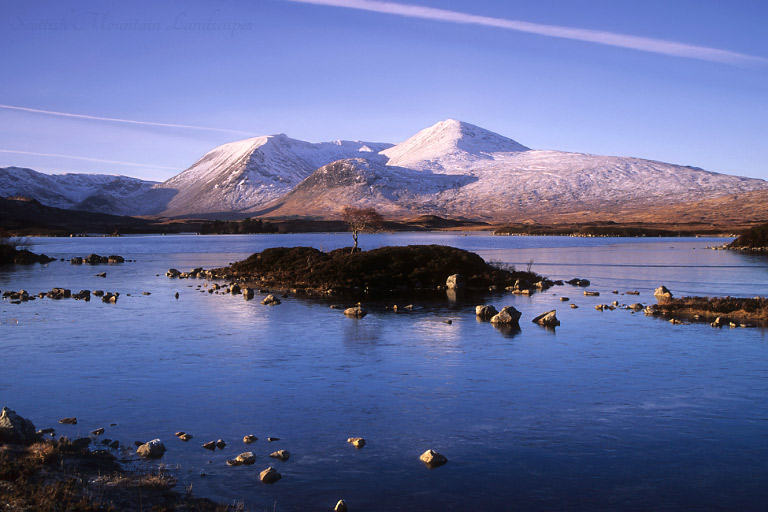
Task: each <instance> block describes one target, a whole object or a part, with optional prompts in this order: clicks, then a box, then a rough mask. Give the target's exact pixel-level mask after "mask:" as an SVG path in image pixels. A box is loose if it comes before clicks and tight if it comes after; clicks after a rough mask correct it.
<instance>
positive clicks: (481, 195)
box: [254, 150, 768, 220]
mask: <svg viewBox="0 0 768 512" xmlns="http://www.w3.org/2000/svg"><path fill="white" fill-rule="evenodd" d="M766 188H768V183H766V182H765V181H762V180H756V179H750V178H741V177H737V176H727V175H723V174H717V173H713V172H707V171H703V170H700V169H695V168H691V167H684V166H678V165H672V164H665V163H662V162H655V161H651V160H643V159H638V158H622V157H605V156H596V155H585V154H579V153H564V152H558V151H533V150H530V151H525V152H519V151H518V152H510V153H498V154H496V155H495V156H494V158H492V159H486V160H483V161H482V162H475V165H474V166H473V167H472V168H471V169H468V170H466V171H465V173H464V174H458V173H457V170H456V169H452V170H450V172H447V173H440V172H432V171H425V170H416V169H407V168H402V167H394V166H390V165H383V164H382V163H381V162H370V161H366V160H363V159H357V160H343V161H340V162H334V163H333V164H330V165H327V166H325V167H323V168H321V169H318V170H317V171H316V172H315V173H313V174H312V175H311V176H310V177H309V178H307V179H306V180H304V181H303V182H302V183H301V184H300V185H299V186H297V187H296V188H295V189H294V190H293V191H292V192H290V193H288V194H286V195H285V196H283V197H282V198H280V199H279V200H278V201H275V202H274V203H272V204H270V205H268V207H267V208H265V209H262V210H261V211H254V213H259V214H263V215H266V216H269V217H281V216H295V215H304V216H313V217H338V215H339V211H340V209H341V208H342V207H343V206H345V205H364V206H373V207H375V208H377V209H379V210H381V211H382V212H383V213H386V214H389V215H393V216H397V215H404V214H405V213H408V214H434V215H440V216H449V217H464V218H475V219H480V218H482V219H486V220H510V219H519V218H525V217H529V216H536V215H541V214H544V213H562V212H573V211H618V210H620V209H622V208H626V207H627V206H628V205H632V206H633V207H648V208H651V207H655V206H660V205H668V204H675V203H679V202H683V201H691V200H696V199H702V198H713V197H717V196H721V195H724V194H726V193H735V192H745V191H750V190H757V189H766Z"/></svg>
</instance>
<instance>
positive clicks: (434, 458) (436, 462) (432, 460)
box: [419, 450, 448, 469]
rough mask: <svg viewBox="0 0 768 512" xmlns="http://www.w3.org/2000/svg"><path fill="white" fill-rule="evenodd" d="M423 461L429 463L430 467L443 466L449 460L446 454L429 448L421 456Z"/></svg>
mask: <svg viewBox="0 0 768 512" xmlns="http://www.w3.org/2000/svg"><path fill="white" fill-rule="evenodd" d="M419 459H420V460H421V462H423V463H424V464H426V465H427V467H429V468H430V469H432V468H436V467H439V466H442V465H444V464H446V463H447V462H448V459H446V458H445V455H442V454H440V453H437V452H436V451H434V450H427V451H425V452H424V453H422V454H421V456H420V457H419Z"/></svg>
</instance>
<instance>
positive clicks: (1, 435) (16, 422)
mask: <svg viewBox="0 0 768 512" xmlns="http://www.w3.org/2000/svg"><path fill="white" fill-rule="evenodd" d="M35 440H37V431H36V430H35V426H34V425H33V424H32V422H31V421H29V420H28V419H26V418H22V417H21V416H19V415H18V414H16V411H13V410H11V409H9V408H7V407H3V411H2V413H0V443H9V444H32V443H33V442H34V441H35Z"/></svg>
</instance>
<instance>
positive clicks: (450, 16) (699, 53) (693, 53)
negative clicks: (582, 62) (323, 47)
mask: <svg viewBox="0 0 768 512" xmlns="http://www.w3.org/2000/svg"><path fill="white" fill-rule="evenodd" d="M288 1H289V2H297V3H303V4H314V5H326V6H332V7H345V8H348V9H359V10H363V11H371V12H380V13H384V14H395V15H398V16H406V17H409V18H421V19H428V20H435V21H446V22H451V23H464V24H471V25H483V26H486V27H496V28H502V29H506V30H515V31H517V32H528V33H531V34H538V35H541V36H548V37H559V38H562V39H572V40H575V41H586V42H590V43H597V44H603V45H608V46H617V47H620V48H630V49H632V50H639V51H643V52H650V53H657V54H662V55H670V56H674V57H684V58H689V59H698V60H705V61H711V62H721V63H725V64H747V63H766V62H768V59H766V58H764V57H757V56H754V55H746V54H743V53H737V52H732V51H728V50H721V49H718V48H709V47H706V46H696V45H690V44H685V43H678V42H675V41H667V40H664V39H653V38H650V37H640V36H632V35H627V34H618V33H615V32H603V31H599V30H589V29H582V28H572V27H561V26H557V25H542V24H539V23H529V22H526V21H518V20H510V19H506V18H493V17H489V16H478V15H475V14H469V13H465V12H459V11H449V10H446V9H437V8H434V7H424V6H419V5H410V4H401V3H396V2H381V1H378V0H288Z"/></svg>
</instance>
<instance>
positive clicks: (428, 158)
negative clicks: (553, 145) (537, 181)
mask: <svg viewBox="0 0 768 512" xmlns="http://www.w3.org/2000/svg"><path fill="white" fill-rule="evenodd" d="M521 151H528V148H527V147H525V146H523V145H522V144H520V143H518V142H516V141H514V140H512V139H509V138H507V137H504V136H502V135H499V134H498V133H494V132H492V131H489V130H486V129H484V128H480V127H478V126H475V125H473V124H469V123H464V122H461V121H456V120H455V119H447V120H445V121H441V122H439V123H437V124H435V125H433V126H430V127H429V128H425V129H424V130H421V131H420V132H418V133H417V134H416V135H414V136H413V137H411V138H409V139H408V140H406V141H405V142H401V143H400V144H397V145H395V146H393V147H391V148H389V149H386V150H384V151H382V152H381V154H382V155H385V156H386V157H387V158H388V159H389V160H388V162H387V164H388V165H396V166H400V167H408V168H410V169H419V170H432V171H436V172H445V173H465V172H467V171H468V170H470V169H472V168H473V167H474V166H475V165H477V164H480V163H482V162H483V161H486V160H492V159H493V158H494V155H495V154H497V153H505V154H506V153H517V152H521Z"/></svg>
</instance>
